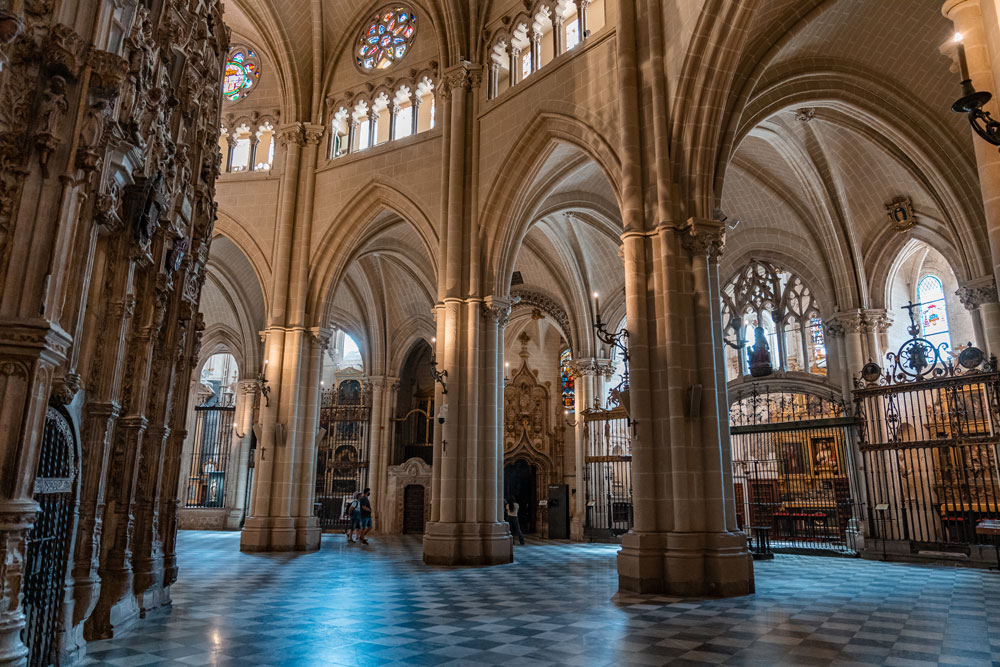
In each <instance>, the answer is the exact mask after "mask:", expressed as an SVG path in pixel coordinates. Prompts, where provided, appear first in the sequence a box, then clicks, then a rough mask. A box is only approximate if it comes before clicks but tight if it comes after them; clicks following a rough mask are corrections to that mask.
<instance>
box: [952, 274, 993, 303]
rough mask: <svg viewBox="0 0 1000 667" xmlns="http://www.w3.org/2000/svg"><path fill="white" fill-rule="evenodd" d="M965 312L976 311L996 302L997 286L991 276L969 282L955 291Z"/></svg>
mask: <svg viewBox="0 0 1000 667" xmlns="http://www.w3.org/2000/svg"><path fill="white" fill-rule="evenodd" d="M955 294H956V295H957V296H958V300H959V301H961V302H962V305H963V306H965V309H966V310H976V309H977V308H979V306H981V305H983V304H984V303H996V302H997V300H998V299H997V285H996V281H995V280H994V279H993V276H985V277H983V278H978V279H976V280H971V281H969V282H967V283H965V284H964V285H962V286H961V287H959V288H958V290H956V291H955Z"/></svg>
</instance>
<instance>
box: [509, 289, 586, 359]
mask: <svg viewBox="0 0 1000 667" xmlns="http://www.w3.org/2000/svg"><path fill="white" fill-rule="evenodd" d="M510 295H511V296H512V297H515V298H516V299H517V301H516V303H515V306H530V307H532V308H538V309H540V310H542V311H543V312H545V313H548V314H549V315H550V316H551V317H552V319H554V320H555V321H556V323H557V324H558V325H559V328H560V329H561V330H562V334H563V336H564V337H565V338H566V343H567V344H568V345H569V347H570V349H572V348H573V333H572V332H573V329H572V327H571V326H570V322H569V315H568V314H567V313H566V310H565V309H564V308H563V307H562V304H560V303H559V302H558V301H556V300H555V299H553V298H552V297H550V296H548V295H547V294H543V293H541V292H536V291H533V290H529V289H521V288H519V289H513V290H511V291H510Z"/></svg>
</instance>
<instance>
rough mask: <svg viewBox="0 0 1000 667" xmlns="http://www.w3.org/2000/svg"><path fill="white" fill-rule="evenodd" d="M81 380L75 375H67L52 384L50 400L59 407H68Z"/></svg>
mask: <svg viewBox="0 0 1000 667" xmlns="http://www.w3.org/2000/svg"><path fill="white" fill-rule="evenodd" d="M81 380H82V378H81V377H80V376H79V375H78V374H77V373H67V374H66V375H64V376H63V377H61V378H58V379H56V381H55V382H53V383H52V400H53V402H55V403H58V404H59V405H69V404H70V403H72V402H73V399H74V398H75V397H76V394H77V392H78V391H80V386H81V384H82V382H81Z"/></svg>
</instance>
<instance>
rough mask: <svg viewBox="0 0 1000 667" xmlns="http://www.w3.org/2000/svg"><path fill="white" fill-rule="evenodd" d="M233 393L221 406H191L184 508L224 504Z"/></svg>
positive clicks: (231, 438)
mask: <svg viewBox="0 0 1000 667" xmlns="http://www.w3.org/2000/svg"><path fill="white" fill-rule="evenodd" d="M234 400H235V397H234V396H229V397H228V398H227V401H226V403H225V404H223V405H213V406H210V407H207V406H199V407H196V408H195V409H194V414H195V428H194V445H193V447H192V450H191V472H190V474H189V475H188V485H187V496H186V498H185V502H184V506H185V507H226V479H227V475H228V474H229V470H230V464H231V461H230V459H231V458H232V442H233V420H234V418H235V416H236V407H235V406H234V405H233V401H234Z"/></svg>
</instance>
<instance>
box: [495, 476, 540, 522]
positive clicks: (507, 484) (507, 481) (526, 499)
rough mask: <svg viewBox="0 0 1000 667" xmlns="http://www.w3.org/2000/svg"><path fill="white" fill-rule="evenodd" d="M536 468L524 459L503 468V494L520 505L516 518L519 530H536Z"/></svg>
mask: <svg viewBox="0 0 1000 667" xmlns="http://www.w3.org/2000/svg"><path fill="white" fill-rule="evenodd" d="M537 477H538V468H536V467H535V466H533V465H531V464H530V463H528V462H527V461H525V460H524V459H518V460H516V461H514V462H513V463H511V464H510V465H507V466H504V469H503V496H504V498H513V499H514V502H516V503H517V504H518V505H520V507H519V508H518V512H517V518H518V520H519V521H520V522H521V531H522V532H525V533H534V532H537V530H538V526H537V523H538V487H537V485H536V481H537Z"/></svg>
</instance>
